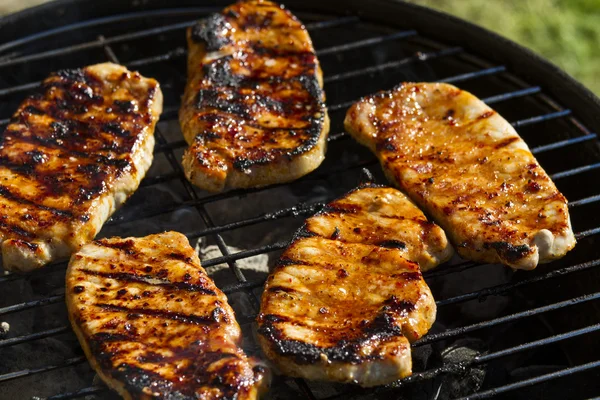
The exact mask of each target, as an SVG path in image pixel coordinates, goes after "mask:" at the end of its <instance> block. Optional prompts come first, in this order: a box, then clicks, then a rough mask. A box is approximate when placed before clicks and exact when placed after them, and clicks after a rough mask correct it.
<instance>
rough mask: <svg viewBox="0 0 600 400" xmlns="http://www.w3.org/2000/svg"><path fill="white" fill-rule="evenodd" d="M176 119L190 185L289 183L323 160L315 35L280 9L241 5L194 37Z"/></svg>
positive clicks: (324, 127)
mask: <svg viewBox="0 0 600 400" xmlns="http://www.w3.org/2000/svg"><path fill="white" fill-rule="evenodd" d="M187 39H188V46H189V54H188V82H187V86H186V89H185V93H184V95H183V102H182V106H181V110H180V112H179V121H180V124H181V129H182V131H183V135H184V137H185V139H186V141H187V142H188V143H189V145H190V147H189V148H188V149H187V151H186V152H185V154H184V156H183V167H184V170H185V173H186V176H187V177H188V179H189V180H190V181H191V182H192V183H193V184H195V185H197V186H199V187H201V188H203V189H205V190H210V191H221V190H224V189H229V188H249V187H257V186H265V185H269V184H274V183H279V182H288V181H292V180H294V179H297V178H299V177H301V176H303V175H305V174H307V173H309V172H311V171H312V170H314V169H315V168H317V167H318V166H319V165H320V164H321V162H322V161H323V158H324V156H325V144H326V135H327V133H328V131H329V118H328V116H327V109H326V108H325V103H324V99H325V96H324V93H323V90H322V87H323V79H322V73H321V69H320V67H319V62H318V60H317V57H316V55H315V50H314V48H313V46H312V42H311V40H310V37H309V36H308V32H307V31H306V29H305V28H304V26H303V25H302V23H301V22H300V21H298V19H296V17H294V16H293V15H292V14H291V13H290V12H289V11H287V10H286V9H285V8H284V7H283V6H280V5H277V4H275V3H272V2H270V1H262V0H255V1H247V2H239V3H236V4H234V5H231V6H229V7H227V8H225V9H224V10H223V11H222V12H221V13H218V14H213V15H212V16H210V17H208V18H206V19H204V20H202V21H200V22H198V24H197V25H195V26H194V27H192V28H190V29H189V30H188V32H187Z"/></svg>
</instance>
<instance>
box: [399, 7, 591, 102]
mask: <svg viewBox="0 0 600 400" xmlns="http://www.w3.org/2000/svg"><path fill="white" fill-rule="evenodd" d="M409 1H410V2H411V3H416V4H420V5H423V6H427V7H431V8H435V9H438V10H441V11H445V12H447V13H449V14H453V15H456V16H457V17H460V18H463V19H466V20H468V21H471V22H474V23H476V24H479V25H481V26H483V27H485V28H488V29H490V30H492V31H495V32H498V33H499V34H501V35H503V36H506V37H508V38H509V39H512V40H514V41H515V42H517V43H520V44H522V45H524V46H526V47H529V48H530V49H532V50H534V51H536V52H537V53H539V54H541V55H542V56H544V57H546V58H548V59H550V60H551V61H552V62H554V63H555V64H557V65H558V66H560V67H561V68H563V69H564V70H565V71H567V72H568V73H569V74H571V75H572V76H574V77H575V78H576V79H578V80H579V81H581V82H582V83H583V84H584V85H586V86H587V87H588V88H590V89H591V90H592V91H593V92H594V93H596V94H597V95H600V0H409Z"/></svg>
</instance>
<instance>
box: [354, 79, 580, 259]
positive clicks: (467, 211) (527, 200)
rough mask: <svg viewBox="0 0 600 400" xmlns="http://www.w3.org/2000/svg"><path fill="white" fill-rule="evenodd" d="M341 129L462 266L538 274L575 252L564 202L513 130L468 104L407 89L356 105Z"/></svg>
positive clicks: (416, 86) (461, 96) (450, 95)
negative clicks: (434, 225) (422, 214)
mask: <svg viewBox="0 0 600 400" xmlns="http://www.w3.org/2000/svg"><path fill="white" fill-rule="evenodd" d="M345 126H346V130H347V131H348V132H349V133H350V134H351V135H352V136H353V137H354V138H355V139H356V140H357V141H358V142H360V143H361V144H363V145H365V146H367V147H368V148H369V149H371V151H373V152H374V153H375V154H376V155H377V157H378V158H379V160H380V162H381V165H382V167H383V169H384V171H385V173H386V175H387V177H388V179H389V180H390V181H391V182H393V183H394V184H395V185H396V186H397V187H399V188H400V189H402V190H403V191H405V192H406V193H407V194H408V195H409V196H410V197H411V199H412V200H413V201H414V202H415V203H417V204H418V205H419V206H420V207H422V208H423V210H425V211H426V212H427V213H429V214H430V215H431V216H432V217H433V219H434V220H435V221H436V222H438V223H439V224H440V225H441V226H442V228H444V229H445V231H446V233H447V234H448V236H449V238H450V240H451V241H452V242H453V244H454V247H455V248H456V249H457V252H458V253H459V254H460V255H461V256H462V257H464V258H467V259H471V260H475V261H480V262H488V263H503V264H506V265H508V266H510V267H512V268H517V269H534V268H536V266H537V265H538V263H547V262H550V261H552V260H555V259H557V258H560V257H562V256H564V255H565V254H566V253H567V252H568V251H569V250H571V249H572V248H573V247H574V246H575V236H574V234H573V230H572V228H571V221H570V218H569V210H568V207H567V200H566V199H565V197H564V196H563V195H562V194H561V193H560V192H559V191H558V189H557V188H556V186H555V185H554V183H553V182H552V180H551V179H550V177H549V176H548V174H546V172H545V171H544V170H543V169H542V167H541V166H540V165H539V163H538V162H537V160H536V159H535V157H534V156H533V154H531V151H530V150H529V148H528V147H527V145H526V144H525V142H524V141H523V140H522V139H521V137H520V136H519V135H518V134H517V132H516V131H515V129H514V128H513V127H512V126H511V125H510V124H509V123H508V122H507V121H506V120H505V119H504V118H502V117H501V116H500V115H499V114H498V113H497V112H495V111H494V110H492V109H491V108H490V107H488V106H487V105H486V104H485V103H483V102H482V101H481V100H479V99H478V98H476V97H475V96H473V95H472V94H470V93H468V92H465V91H463V90H460V89H458V88H456V87H455V86H452V85H449V84H444V83H404V84H402V85H400V86H398V87H396V88H395V89H393V90H391V91H386V92H381V93H378V94H375V95H372V96H367V97H365V98H363V99H361V100H360V101H359V102H357V103H355V104H354V105H353V106H352V107H351V108H350V109H349V110H348V112H347V114H346V120H345Z"/></svg>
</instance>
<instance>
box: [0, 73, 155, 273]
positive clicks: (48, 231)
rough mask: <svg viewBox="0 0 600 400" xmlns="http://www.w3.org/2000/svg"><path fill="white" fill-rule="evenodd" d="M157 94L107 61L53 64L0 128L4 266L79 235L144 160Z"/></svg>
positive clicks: (130, 186) (50, 252)
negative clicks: (75, 66) (52, 69)
mask: <svg viewBox="0 0 600 400" xmlns="http://www.w3.org/2000/svg"><path fill="white" fill-rule="evenodd" d="M161 111H162V93H161V91H160V88H159V85H158V83H157V82H156V81H155V80H154V79H148V78H144V77H142V76H141V75H140V74H138V73H137V72H131V71H128V70H127V69H126V68H124V67H122V66H118V65H115V64H111V63H105V64H98V65H93V66H89V67H86V68H83V69H74V70H63V71H59V72H57V73H54V74H52V75H51V76H50V77H48V78H47V79H46V80H45V81H44V82H43V83H42V85H41V87H40V88H39V89H38V91H37V93H35V94H34V95H31V96H29V97H28V98H26V99H25V100H24V101H23V102H22V103H21V105H20V106H19V108H18V109H17V111H16V112H15V114H14V115H13V117H12V118H11V121H10V124H9V125H8V127H7V128H6V130H5V131H4V132H3V133H2V134H1V135H0V143H1V146H0V178H1V180H2V183H1V184H0V213H1V214H2V218H1V219H0V239H1V240H2V241H3V243H2V254H3V262H4V267H5V268H6V269H9V270H23V271H27V270H30V269H33V268H38V267H40V266H42V265H44V264H46V263H48V262H50V261H52V260H55V259H57V258H64V257H67V256H69V255H70V253H71V252H72V251H76V250H77V249H78V248H79V247H80V246H81V245H82V244H84V243H87V242H89V241H90V240H92V239H93V238H94V236H95V235H96V233H97V232H98V231H99V230H100V228H101V227H102V224H103V223H104V221H105V220H106V219H107V218H108V217H109V216H110V214H112V212H113V211H114V210H115V209H116V208H117V207H118V206H119V205H121V204H122V203H123V202H124V201H125V200H126V198H127V197H128V196H129V195H130V194H131V193H133V191H134V190H135V189H136V188H137V186H138V184H139V182H140V181H141V179H142V178H143V177H144V175H145V173H146V171H147V169H148V168H149V166H150V163H151V162H152V150H153V147H154V137H153V132H154V126H155V124H156V122H157V121H158V117H159V115H160V113H161Z"/></svg>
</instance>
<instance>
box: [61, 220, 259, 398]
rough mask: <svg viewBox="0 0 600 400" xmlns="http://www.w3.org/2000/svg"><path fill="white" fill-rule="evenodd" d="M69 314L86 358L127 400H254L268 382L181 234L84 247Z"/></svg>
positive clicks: (70, 289) (70, 274) (72, 280)
mask: <svg viewBox="0 0 600 400" xmlns="http://www.w3.org/2000/svg"><path fill="white" fill-rule="evenodd" d="M67 306H68V309H69V316H70V319H71V323H72V326H73V329H74V330H75V332H76V334H77V336H78V338H79V341H80V343H81V344H82V347H83V349H84V350H85V353H86V356H87V357H88V360H89V361H90V363H91V364H92V366H93V367H94V369H95V370H96V371H97V372H98V374H99V375H100V377H101V378H102V379H103V380H104V381H105V382H106V383H107V384H108V385H109V386H110V387H111V388H113V389H115V390H116V391H117V392H119V394H120V395H121V396H123V397H124V398H134V399H138V398H150V397H160V398H177V399H197V398H202V399H221V398H236V399H240V400H241V399H255V398H256V397H257V395H258V392H259V391H260V390H261V389H262V386H263V385H264V384H265V381H266V379H265V374H266V373H267V371H266V370H265V369H264V368H263V367H261V366H258V365H254V364H253V362H252V361H251V360H250V359H248V358H247V356H246V355H245V354H244V352H243V351H242V350H241V349H240V348H239V344H240V341H241V332H240V328H239V325H238V324H237V322H236V321H235V315H234V313H233V310H232V309H231V307H230V306H229V304H228V303H227V298H226V296H225V295H224V294H223V293H222V292H221V291H220V290H219V289H218V288H217V287H216V286H215V284H214V283H213V281H212V280H211V279H210V278H209V277H208V276H207V275H206V272H205V271H204V269H203V268H202V267H201V266H200V260H199V259H198V256H197V255H196V253H195V251H194V250H193V249H192V248H191V247H190V245H189V243H188V241H187V239H186V238H185V236H183V235H181V234H180V233H176V232H166V233H162V234H157V235H150V236H147V237H144V238H128V239H121V238H111V239H101V240H98V241H94V242H92V243H90V244H87V245H85V246H84V247H83V248H82V249H81V250H80V251H79V252H78V253H76V254H74V255H73V257H72V258H71V262H70V265H69V269H68V271H67Z"/></svg>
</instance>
